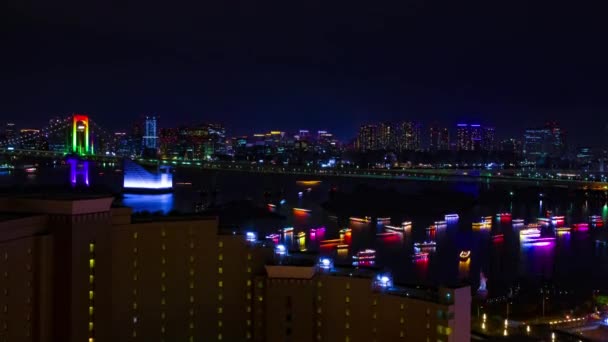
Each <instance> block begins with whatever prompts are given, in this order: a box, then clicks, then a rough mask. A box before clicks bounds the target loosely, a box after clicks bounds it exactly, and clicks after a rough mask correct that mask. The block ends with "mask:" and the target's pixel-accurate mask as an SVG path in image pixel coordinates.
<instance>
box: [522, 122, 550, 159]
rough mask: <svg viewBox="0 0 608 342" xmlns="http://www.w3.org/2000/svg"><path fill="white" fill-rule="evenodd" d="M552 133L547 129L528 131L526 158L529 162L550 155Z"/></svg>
mask: <svg viewBox="0 0 608 342" xmlns="http://www.w3.org/2000/svg"><path fill="white" fill-rule="evenodd" d="M550 134H551V132H550V131H549V130H548V129H546V128H533V129H527V130H526V132H525V134H524V156H525V157H526V159H528V160H532V159H539V158H543V157H545V156H546V155H547V154H548V153H549V148H550V145H551V143H550Z"/></svg>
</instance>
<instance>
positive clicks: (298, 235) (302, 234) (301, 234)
mask: <svg viewBox="0 0 608 342" xmlns="http://www.w3.org/2000/svg"><path fill="white" fill-rule="evenodd" d="M296 237H298V238H303V237H306V233H305V232H299V233H298V234H296Z"/></svg>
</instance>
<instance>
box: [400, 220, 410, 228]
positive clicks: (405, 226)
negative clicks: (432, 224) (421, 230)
mask: <svg viewBox="0 0 608 342" xmlns="http://www.w3.org/2000/svg"><path fill="white" fill-rule="evenodd" d="M401 227H403V228H404V229H409V228H412V221H403V222H401Z"/></svg>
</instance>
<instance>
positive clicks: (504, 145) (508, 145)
mask: <svg viewBox="0 0 608 342" xmlns="http://www.w3.org/2000/svg"><path fill="white" fill-rule="evenodd" d="M500 150H501V151H503V152H510V153H517V154H519V153H521V141H519V140H517V139H514V138H510V139H505V140H503V141H501V142H500Z"/></svg>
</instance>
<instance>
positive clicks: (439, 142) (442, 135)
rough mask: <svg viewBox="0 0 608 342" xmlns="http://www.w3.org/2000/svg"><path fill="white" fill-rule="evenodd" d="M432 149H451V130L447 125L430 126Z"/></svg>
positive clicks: (430, 145) (430, 146)
mask: <svg viewBox="0 0 608 342" xmlns="http://www.w3.org/2000/svg"><path fill="white" fill-rule="evenodd" d="M429 148H430V150H431V151H447V150H449V149H450V131H449V130H448V129H447V128H445V127H443V128H442V127H438V126H436V125H433V126H431V128H430V144H429Z"/></svg>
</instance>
